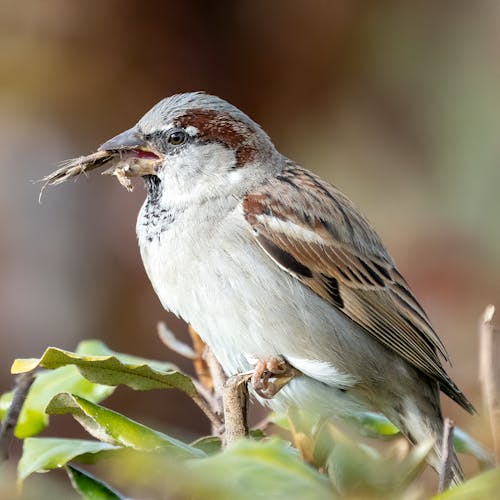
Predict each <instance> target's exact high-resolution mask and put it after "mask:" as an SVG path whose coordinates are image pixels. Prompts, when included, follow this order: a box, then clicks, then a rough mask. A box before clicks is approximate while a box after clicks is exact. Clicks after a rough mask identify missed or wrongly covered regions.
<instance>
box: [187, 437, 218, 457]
mask: <svg viewBox="0 0 500 500" xmlns="http://www.w3.org/2000/svg"><path fill="white" fill-rule="evenodd" d="M191 446H194V447H195V448H198V449H199V450H201V451H203V452H204V453H206V454H207V455H213V454H214V453H218V452H219V451H221V449H222V440H221V438H219V437H217V436H205V437H201V438H199V439H197V440H196V441H193V442H192V443H191Z"/></svg>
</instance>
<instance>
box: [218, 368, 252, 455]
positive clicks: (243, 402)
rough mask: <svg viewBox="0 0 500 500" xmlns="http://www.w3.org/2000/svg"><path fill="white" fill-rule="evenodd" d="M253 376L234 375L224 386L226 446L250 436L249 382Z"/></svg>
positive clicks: (250, 373)
mask: <svg viewBox="0 0 500 500" xmlns="http://www.w3.org/2000/svg"><path fill="white" fill-rule="evenodd" d="M252 374H253V372H249V373H238V374H237V375H233V376H232V377H230V378H229V379H228V380H227V381H226V384H225V386H224V395H223V402H224V424H225V431H224V446H229V445H230V444H231V443H233V442H234V441H236V440H238V439H240V438H242V437H244V436H246V435H247V434H248V423H247V404H248V389H247V382H248V380H249V379H250V377H251V376H252Z"/></svg>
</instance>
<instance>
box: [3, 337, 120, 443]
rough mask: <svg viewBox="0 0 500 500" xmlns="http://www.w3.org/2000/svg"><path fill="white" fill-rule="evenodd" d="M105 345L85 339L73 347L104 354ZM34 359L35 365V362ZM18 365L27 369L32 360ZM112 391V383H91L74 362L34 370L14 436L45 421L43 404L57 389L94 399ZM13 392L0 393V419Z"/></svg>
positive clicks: (29, 431)
mask: <svg viewBox="0 0 500 500" xmlns="http://www.w3.org/2000/svg"><path fill="white" fill-rule="evenodd" d="M108 351H109V349H108V348H107V347H106V346H105V345H104V344H103V343H102V342H100V341H92V340H87V341H85V342H81V343H80V344H79V346H78V347H77V351H76V352H77V354H78V355H83V354H87V353H89V352H92V353H94V354H107V353H108ZM38 361H39V360H37V365H38ZM18 366H19V367H22V368H24V369H28V371H29V369H31V367H32V366H33V362H31V361H30V362H26V363H24V364H23V363H18ZM113 391H114V387H111V386H105V385H101V384H94V383H92V382H90V381H89V380H87V379H86V378H84V377H83V376H82V375H81V374H80V373H79V371H78V369H77V368H76V367H75V366H62V367H61V368H59V369H57V370H53V371H43V372H40V373H37V374H36V378H35V381H34V382H33V385H32V386H31V388H30V391H29V394H28V397H27V398H26V401H25V402H24V405H23V408H22V410H21V414H20V415H19V419H18V422H17V425H16V429H15V435H16V437H18V438H20V439H23V438H26V437H30V436H34V435H36V434H38V433H39V432H41V431H42V430H43V429H45V428H46V427H47V425H48V421H49V419H48V416H47V414H46V413H45V407H46V406H47V404H48V402H49V401H50V400H51V399H52V398H53V397H54V396H55V395H56V394H58V393H60V392H71V393H73V394H78V395H80V396H83V397H85V398H86V399H88V400H90V401H94V402H100V401H102V400H103V399H105V398H107V397H108V396H109V395H110V394H111V393H112V392H113ZM12 397H13V392H12V391H10V392H7V393H5V394H3V395H2V396H1V397H0V420H1V419H3V418H4V417H5V415H6V413H7V411H8V409H9V406H10V404H11V403H12Z"/></svg>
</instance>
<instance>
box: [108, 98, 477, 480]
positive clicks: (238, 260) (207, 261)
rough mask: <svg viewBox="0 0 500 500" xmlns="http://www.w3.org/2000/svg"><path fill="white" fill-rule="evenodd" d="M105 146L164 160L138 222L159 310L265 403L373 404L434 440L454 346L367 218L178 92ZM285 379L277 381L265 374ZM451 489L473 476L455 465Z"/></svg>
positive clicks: (317, 407)
mask: <svg viewBox="0 0 500 500" xmlns="http://www.w3.org/2000/svg"><path fill="white" fill-rule="evenodd" d="M99 151H104V152H106V151H110V152H115V153H116V152H118V153H120V154H121V155H126V157H127V158H134V159H142V158H146V159H154V160H155V161H157V163H158V165H159V167H158V168H157V169H156V170H154V171H153V172H152V171H151V170H150V169H148V170H147V173H145V175H144V176H143V179H144V182H145V186H146V191H147V195H146V199H145V201H144V204H143V205H142V208H141V209H140V211H139V215H138V218H137V225H136V231H137V238H138V243H139V247H140V253H141V256H142V261H143V263H144V267H145V270H146V272H147V275H148V277H149V279H150V281H151V283H152V286H153V288H154V290H155V292H156V294H157V295H158V298H159V299H160V301H161V303H162V305H163V307H164V308H165V309H166V310H168V311H170V312H172V313H174V314H176V315H177V316H179V317H181V318H182V319H183V320H185V321H186V322H188V323H189V324H191V325H192V327H193V328H194V329H195V330H196V331H197V332H198V334H199V335H200V336H201V338H202V339H203V341H204V342H205V343H206V344H207V345H208V346H209V348H210V349H211V350H212V352H213V353H214V355H215V357H216V358H217V360H218V361H219V362H220V364H221V366H222V368H223V369H224V371H225V373H226V374H227V375H228V376H230V375H233V374H237V373H243V372H246V371H248V370H254V375H253V376H252V382H253V385H254V392H255V393H256V397H257V398H259V399H260V400H261V401H263V402H264V403H265V404H267V405H269V406H270V407H271V408H272V409H274V410H278V411H283V410H286V409H287V408H289V407H291V406H296V407H299V408H304V409H308V410H314V411H315V412H317V413H318V414H321V415H325V416H327V417H333V418H348V417H350V416H352V415H355V414H356V413H357V412H362V411H366V410H367V409H372V410H375V411H378V412H380V413H382V414H384V415H385V416H386V417H387V418H388V419H389V420H390V421H391V422H392V423H393V424H394V425H395V426H397V427H398V429H399V430H400V431H401V433H402V434H403V435H404V436H405V437H406V438H407V439H408V440H409V441H410V442H411V443H413V444H418V443H422V442H424V441H425V440H428V439H429V438H433V439H434V440H435V445H434V451H433V452H432V454H431V457H430V458H429V462H430V464H431V466H433V467H434V468H437V467H438V465H439V457H440V447H441V443H442V432H443V425H444V424H443V416H442V411H441V406H440V392H441V391H442V392H443V393H444V394H446V395H447V396H448V397H450V398H451V399H452V400H454V401H455V402H456V403H458V404H459V405H460V406H461V407H462V408H464V409H465V410H467V411H468V412H470V413H473V412H474V411H475V410H474V407H473V405H472V404H471V403H470V401H469V400H468V399H467V397H466V396H465V395H464V394H463V393H462V391H461V390H460V389H459V388H458V387H457V385H456V384H455V382H453V380H452V379H451V378H450V376H449V375H448V374H447V373H446V371H445V368H444V367H443V363H444V362H448V361H449V356H448V354H447V351H446V349H445V347H444V345H443V343H442V341H441V340H440V338H439V337H438V335H437V334H436V332H435V330H434V328H433V327H432V325H431V323H430V320H429V318H428V316H427V314H426V313H425V311H424V310H423V308H422V307H421V305H420V304H419V302H418V301H417V299H416V298H415V295H414V294H413V292H412V291H411V289H410V287H409V285H408V283H407V282H406V280H405V279H404V277H403V276H402V274H401V273H400V272H399V270H398V268H397V266H396V264H395V262H394V260H393V258H392V257H391V256H390V255H389V253H388V251H387V249H386V247H385V246H384V243H383V242H382V240H381V238H380V237H379V236H378V234H377V233H376V231H375V229H374V228H373V227H372V225H371V224H370V223H369V222H368V220H367V219H366V218H365V216H363V215H362V214H361V212H360V211H359V210H358V209H357V208H356V207H355V205H354V204H353V202H351V201H350V199H349V198H348V197H347V196H346V195H344V194H343V193H342V192H341V191H340V190H339V189H337V188H336V187H334V186H333V185H331V184H330V183H328V182H326V181H325V180H323V179H321V178H320V177H319V176H317V175H315V174H314V173H312V172H311V171H309V170H307V169H305V168H303V167H302V166H300V165H298V164H297V163H296V162H294V161H292V160H290V159H289V158H287V157H286V156H284V155H283V154H281V153H280V152H279V151H278V150H277V149H276V147H275V145H274V144H273V142H272V140H271V139H270V137H269V136H268V135H267V133H266V132H265V131H264V130H263V129H262V128H261V126H260V125H258V124H257V123H256V122H254V121H253V120H252V119H251V118H250V117H249V116H247V115H246V114H245V113H243V112H242V111H241V110H240V109H238V108H237V107H235V106H233V105H232V104H230V103H228V102H227V101H225V100H223V99H221V98H219V97H217V96H213V95H210V94H207V93H204V92H188V93H181V94H176V95H172V96H170V97H167V98H165V99H163V100H162V101H160V102H159V103H157V104H156V105H155V106H154V107H153V108H152V109H150V110H149V111H148V112H147V113H146V114H145V115H144V116H143V117H142V118H141V119H140V120H139V121H138V122H137V124H136V125H134V126H133V127H132V128H130V129H128V130H126V131H125V132H122V133H121V134H119V135H117V136H116V137H113V138H112V139H110V140H109V141H107V142H105V143H104V144H102V145H101V146H100V147H99ZM271 377H274V378H275V380H279V379H280V377H281V378H282V379H283V383H278V384H276V385H274V384H272V383H270V378H271ZM452 470H453V475H454V480H455V481H456V482H459V481H460V480H461V478H462V471H461V468H460V464H459V462H458V459H457V457H456V455H453V459H452Z"/></svg>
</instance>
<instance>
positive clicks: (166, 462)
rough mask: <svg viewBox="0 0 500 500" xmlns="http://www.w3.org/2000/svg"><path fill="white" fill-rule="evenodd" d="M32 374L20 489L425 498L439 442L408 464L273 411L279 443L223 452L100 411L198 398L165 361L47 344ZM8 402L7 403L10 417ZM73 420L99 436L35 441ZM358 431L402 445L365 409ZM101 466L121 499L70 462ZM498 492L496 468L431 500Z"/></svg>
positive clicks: (480, 453)
mask: <svg viewBox="0 0 500 500" xmlns="http://www.w3.org/2000/svg"><path fill="white" fill-rule="evenodd" d="M33 369H43V370H40V371H38V372H37V375H36V380H35V383H34V384H33V386H32V387H31V390H30V393H29V395H28V397H27V399H26V401H25V404H24V407H23V410H22V412H21V415H20V418H19V420H18V423H17V427H16V436H17V437H20V438H23V439H24V442H23V454H22V457H21V460H20V461H19V464H18V484H19V486H21V485H22V484H23V482H24V481H25V480H26V479H27V478H28V477H29V476H30V475H32V474H33V473H35V472H45V471H48V470H51V469H63V470H65V471H66V473H67V475H68V477H69V480H70V482H71V485H72V486H73V488H74V489H75V490H76V492H78V493H79V494H80V495H81V496H82V497H83V498H85V499H91V498H92V499H119V498H126V497H130V496H132V495H135V496H137V497H148V498H160V497H161V498H165V497H176V498H177V497H179V498H212V497H213V498H221V499H226V498H227V499H234V498H238V499H240V498H241V499H246V498H248V499H252V500H253V499H255V498H276V499H277V498H301V499H303V498H304V499H308V498H311V499H323V498H325V499H327V498H328V499H331V498H346V497H347V498H352V497H356V498H367V497H369V498H402V497H406V496H413V497H415V498H418V497H420V498H421V495H422V492H421V489H420V486H419V484H418V483H417V482H416V481H415V479H416V477H417V476H418V475H419V473H420V471H421V470H422V469H423V467H424V466H425V459H426V457H427V454H428V453H429V451H430V449H431V448H432V444H433V443H432V442H428V443H423V444H421V445H419V446H417V447H414V448H413V449H412V450H411V451H410V452H409V453H407V454H406V455H405V456H404V457H403V458H401V457H400V456H398V455H400V453H398V447H399V446H400V441H399V440H398V439H394V441H393V444H391V445H389V446H388V447H386V448H388V449H387V450H386V451H385V452H380V451H377V449H376V448H375V447H374V446H368V445H367V444H366V443H361V442H360V439H359V438H357V439H354V438H353V437H351V436H350V433H351V427H348V428H347V429H343V430H341V429H340V428H339V427H338V426H334V425H332V424H331V423H322V424H320V423H319V422H318V420H317V419H316V418H315V417H314V416H311V415H307V414H304V413H299V412H297V411H292V412H290V414H289V415H273V416H271V418H270V421H271V422H272V423H273V424H272V425H273V426H274V428H276V429H280V431H279V433H278V434H279V435H280V436H281V437H278V436H277V435H275V436H270V435H268V434H263V433H262V432H261V431H259V432H252V433H251V434H250V437H249V438H246V439H242V440H239V441H237V442H236V443H234V444H232V445H231V446H229V447H227V448H225V449H223V448H222V447H221V441H220V439H219V438H218V437H216V436H207V437H205V438H200V439H198V440H197V441H195V442H193V443H191V444H189V443H185V442H182V441H180V440H178V439H175V438H173V437H171V436H168V435H166V434H164V433H162V432H159V431H157V430H154V429H151V428H149V427H147V426H145V425H143V424H141V423H139V422H135V421H133V420H131V419H129V418H127V417H125V416H124V415H121V414H119V413H117V412H115V411H112V410H110V409H107V408H105V407H103V406H101V405H100V404H99V403H100V402H101V401H103V400H104V399H105V398H106V397H107V396H109V395H110V394H111V393H112V392H113V390H114V388H115V387H116V386H117V385H120V384H123V385H126V386H128V387H130V388H132V389H134V390H151V389H158V388H161V389H171V388H175V389H179V390H181V391H183V392H184V393H186V394H187V395H188V396H190V397H196V396H197V395H198V392H197V390H196V385H195V383H193V381H192V379H191V378H190V377H188V376H187V375H185V374H183V373H181V372H180V371H179V370H178V369H177V368H176V367H175V366H173V365H172V364H170V363H163V362H158V361H153V360H147V359H142V358H137V357H135V356H129V355H125V354H122V353H117V352H113V351H111V350H110V349H108V348H107V347H106V346H105V345H104V344H102V343H101V342H97V341H86V342H82V343H81V344H80V345H79V346H78V347H77V349H76V351H75V352H74V353H73V352H68V351H63V350H61V349H56V348H48V349H47V350H46V351H45V353H44V354H43V355H42V356H41V358H39V359H29V360H26V359H23V360H16V361H15V362H14V364H13V367H12V371H13V373H22V372H26V371H29V370H33ZM11 401H12V394H11V393H7V394H4V395H3V396H2V397H1V398H0V412H1V413H0V416H1V417H2V418H4V417H5V414H6V411H7V410H8V407H9V405H10V403H11ZM63 414H67V415H71V416H72V417H73V418H74V419H75V420H76V421H77V422H78V423H79V424H80V425H81V426H82V427H83V428H84V429H85V430H86V431H87V432H88V433H89V434H90V436H92V437H93V438H94V439H89V440H82V439H63V438H48V437H34V436H36V435H37V434H39V433H40V432H41V431H42V430H43V429H44V428H45V427H46V426H47V425H48V423H49V416H51V417H52V416H56V415H63ZM355 421H356V427H357V428H358V429H361V430H362V433H363V434H365V435H368V436H370V437H373V436H379V437H382V438H384V439H391V438H394V437H396V438H397V429H396V428H395V427H394V426H392V424H390V423H389V422H388V421H387V420H386V419H385V418H383V417H381V416H380V415H377V414H373V413H368V412H367V413H364V414H362V415H358V416H357V417H356V418H355ZM455 446H456V448H457V449H458V450H459V451H461V452H466V453H472V454H473V455H475V456H476V457H477V458H478V459H479V460H480V461H481V462H486V461H487V459H488V454H487V453H486V452H485V451H484V450H483V449H482V447H481V446H480V445H479V444H478V443H477V442H476V441H474V440H473V439H472V438H471V437H470V436H468V435H467V434H465V433H463V432H462V431H459V432H457V436H456V442H455ZM77 462H78V463H80V464H81V463H84V464H85V463H86V464H89V463H97V464H98V470H99V473H100V474H105V475H106V477H107V480H109V481H111V482H112V483H113V484H117V485H119V488H120V489H123V493H120V492H118V491H116V490H115V489H113V488H112V487H111V486H109V485H108V484H106V483H105V482H103V481H102V480H100V479H97V478H96V477H94V476H93V475H92V474H91V473H90V472H88V471H87V470H83V469H82V468H81V467H80V466H76V465H75V463H77ZM499 487H500V471H499V470H498V469H495V470H492V471H489V472H486V473H483V474H481V475H478V476H476V477H475V478H473V479H471V480H469V481H467V482H466V483H464V484H463V485H461V486H460V487H458V488H454V489H451V490H448V491H446V492H444V493H442V494H440V495H438V496H437V497H435V498H436V499H442V500H453V499H461V498H468V499H469V498H488V497H489V495H491V494H493V493H494V492H495V491H496V490H497V489H498V488H499Z"/></svg>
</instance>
